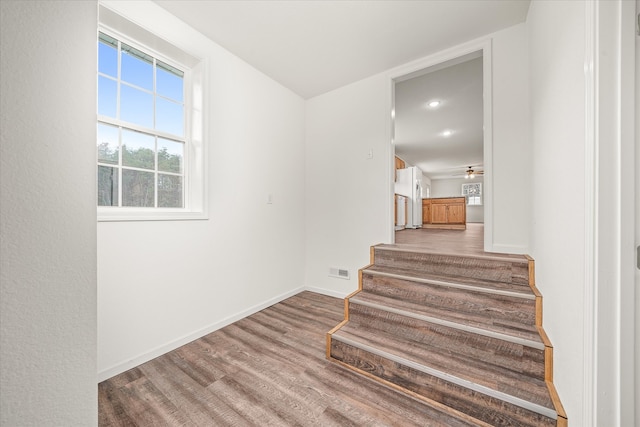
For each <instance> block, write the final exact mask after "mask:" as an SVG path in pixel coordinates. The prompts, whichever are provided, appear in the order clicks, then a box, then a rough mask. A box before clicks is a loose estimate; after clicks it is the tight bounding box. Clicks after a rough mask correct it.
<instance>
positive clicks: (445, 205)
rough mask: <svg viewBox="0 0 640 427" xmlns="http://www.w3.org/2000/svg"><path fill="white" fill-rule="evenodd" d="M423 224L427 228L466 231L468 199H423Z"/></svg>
mask: <svg viewBox="0 0 640 427" xmlns="http://www.w3.org/2000/svg"><path fill="white" fill-rule="evenodd" d="M422 222H423V227H425V228H446V229H454V230H464V229H466V228H467V204H466V199H465V198H464V197H444V198H435V199H423V200H422Z"/></svg>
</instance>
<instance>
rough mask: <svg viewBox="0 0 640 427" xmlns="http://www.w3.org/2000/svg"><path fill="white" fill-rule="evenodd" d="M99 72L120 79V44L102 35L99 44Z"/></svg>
mask: <svg viewBox="0 0 640 427" xmlns="http://www.w3.org/2000/svg"><path fill="white" fill-rule="evenodd" d="M98 71H99V72H101V73H104V74H108V75H110V76H112V77H118V42H117V41H116V39H114V38H112V37H109V36H107V35H106V34H102V33H100V43H98Z"/></svg>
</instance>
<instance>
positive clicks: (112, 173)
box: [98, 166, 118, 206]
mask: <svg viewBox="0 0 640 427" xmlns="http://www.w3.org/2000/svg"><path fill="white" fill-rule="evenodd" d="M98 206H118V169H117V168H112V167H109V166H98Z"/></svg>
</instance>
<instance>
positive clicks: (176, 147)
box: [158, 138, 184, 173]
mask: <svg viewBox="0 0 640 427" xmlns="http://www.w3.org/2000/svg"><path fill="white" fill-rule="evenodd" d="M183 157H184V144H183V143H182V142H177V141H171V140H168V139H164V138H158V170H159V171H163V172H175V173H182V159H183Z"/></svg>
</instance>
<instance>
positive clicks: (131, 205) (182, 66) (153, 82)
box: [96, 7, 206, 221]
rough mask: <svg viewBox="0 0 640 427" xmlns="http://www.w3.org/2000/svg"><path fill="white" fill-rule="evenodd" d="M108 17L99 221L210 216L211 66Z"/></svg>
mask: <svg viewBox="0 0 640 427" xmlns="http://www.w3.org/2000/svg"><path fill="white" fill-rule="evenodd" d="M100 18H101V19H100V22H101V25H100V28H99V31H98V67H97V68H98V70H97V79H98V105H97V140H96V144H97V150H96V157H97V205H98V220H101V221H109V220H169V219H204V218H206V212H205V200H204V199H205V191H204V189H205V183H206V181H205V168H204V165H205V161H204V144H203V134H204V132H203V123H202V98H203V96H202V91H203V84H202V82H203V75H204V72H203V68H204V66H203V64H202V63H201V61H198V60H197V59H196V58H193V57H191V56H190V55H189V54H188V53H186V52H183V51H181V50H179V49H178V48H176V47H175V46H172V45H170V44H169V43H168V42H166V41H164V40H163V39H160V38H159V37H158V36H156V35H154V34H151V33H149V32H148V31H146V30H144V29H142V28H140V27H137V26H136V25H135V24H133V23H131V22H129V21H127V20H126V19H125V18H123V17H120V16H119V15H117V14H115V13H114V12H112V11H110V10H108V9H106V8H103V7H101V8H100ZM105 21H106V23H105ZM109 24H111V25H109ZM129 34H130V35H129ZM149 45H152V46H154V49H151V48H149V47H148V46H149Z"/></svg>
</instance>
